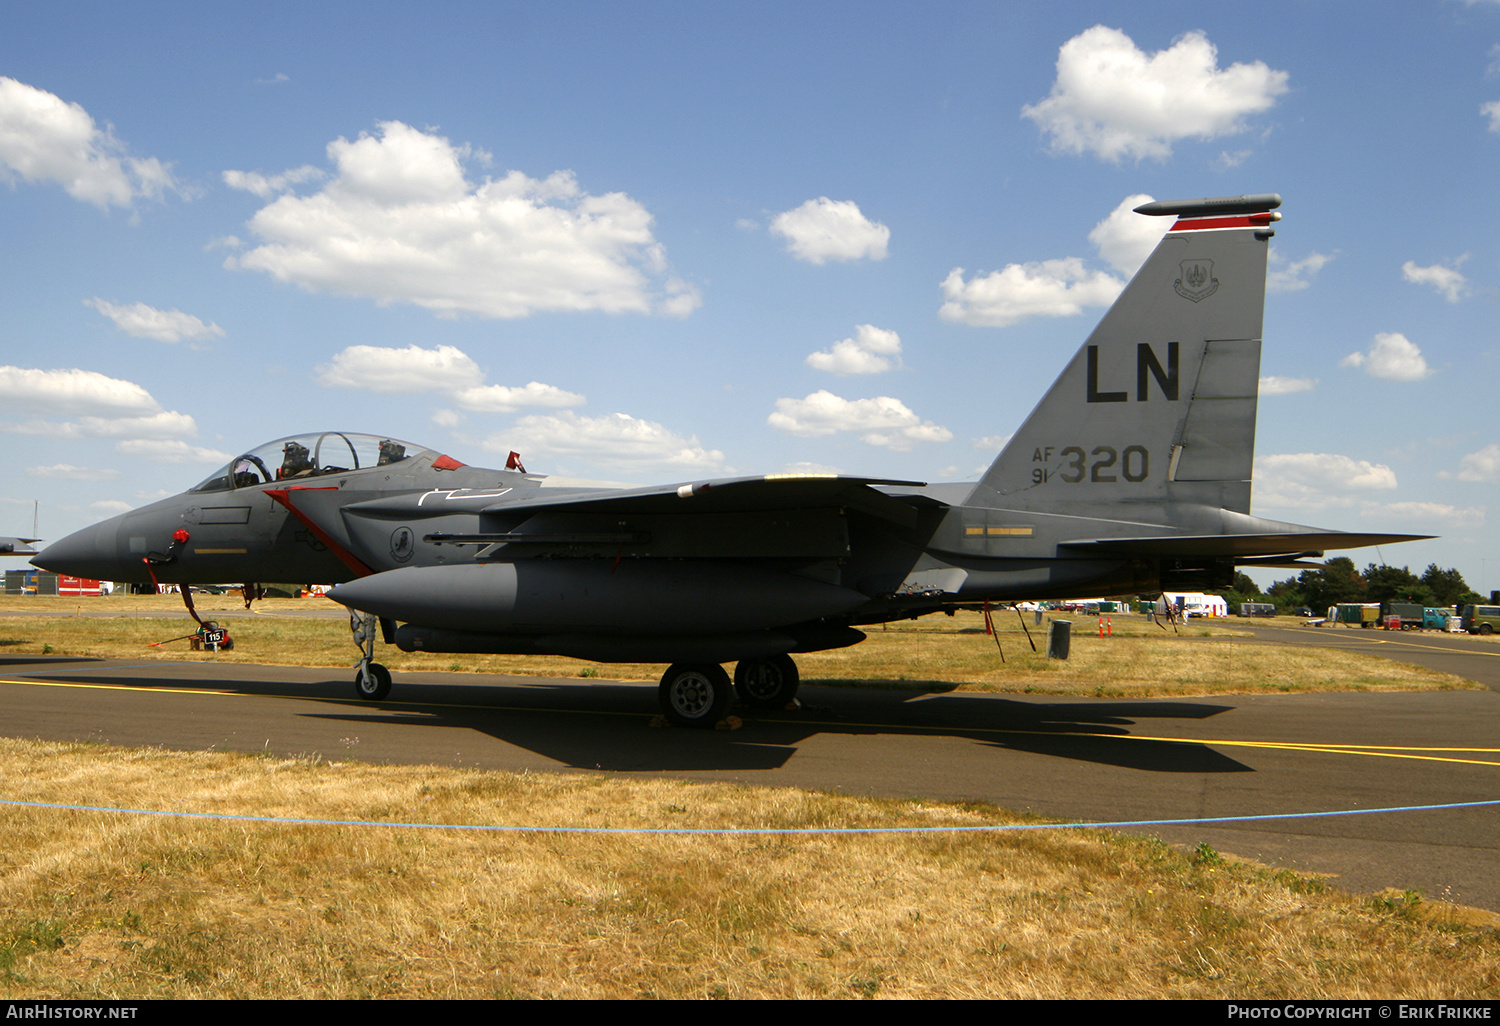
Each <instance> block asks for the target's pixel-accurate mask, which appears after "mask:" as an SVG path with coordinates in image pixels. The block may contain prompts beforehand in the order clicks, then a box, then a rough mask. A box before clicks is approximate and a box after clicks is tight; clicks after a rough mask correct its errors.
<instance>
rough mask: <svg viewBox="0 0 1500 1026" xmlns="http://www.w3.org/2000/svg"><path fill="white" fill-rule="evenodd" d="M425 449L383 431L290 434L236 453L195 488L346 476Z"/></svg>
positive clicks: (209, 489) (217, 488)
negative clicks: (226, 463) (323, 476)
mask: <svg viewBox="0 0 1500 1026" xmlns="http://www.w3.org/2000/svg"><path fill="white" fill-rule="evenodd" d="M427 451H429V450H428V449H427V447H426V446H425V445H413V444H412V443H410V442H402V441H398V440H397V439H394V438H382V437H381V436H380V435H360V434H354V433H352V432H346V431H323V432H314V433H312V434H307V435H292V436H290V437H288V438H278V439H277V440H276V441H274V442H267V443H266V444H265V445H262V446H260V447H259V448H257V449H252V450H250V451H249V452H247V453H245V454H244V455H243V456H236V457H235V458H234V459H232V460H230V461H229V465H228V466H226V467H223V468H221V469H219V470H218V471H217V472H215V473H214V474H213V475H212V476H211V477H209V478H208V479H207V480H206V481H203V482H202V483H201V484H198V485H196V486H195V487H194V488H193V489H192V491H195V492H222V491H227V490H229V489H231V488H253V487H255V486H257V485H265V484H274V483H276V482H277V481H288V480H292V479H294V478H308V477H317V476H318V475H320V474H347V473H349V472H350V471H352V470H369V469H370V468H372V467H384V466H389V465H390V464H392V463H400V462H401V461H402V460H408V459H411V458H412V457H413V456H419V455H421V454H422V453H424V452H427Z"/></svg>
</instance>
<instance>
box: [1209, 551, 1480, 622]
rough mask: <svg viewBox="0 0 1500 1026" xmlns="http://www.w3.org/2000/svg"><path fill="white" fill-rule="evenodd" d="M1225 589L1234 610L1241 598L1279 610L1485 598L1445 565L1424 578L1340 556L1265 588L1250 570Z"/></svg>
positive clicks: (1457, 602)
mask: <svg viewBox="0 0 1500 1026" xmlns="http://www.w3.org/2000/svg"><path fill="white" fill-rule="evenodd" d="M1219 594H1222V595H1223V596H1224V598H1225V600H1226V601H1228V603H1229V606H1230V609H1231V610H1233V609H1234V608H1235V607H1236V604H1237V603H1239V602H1274V603H1276V609H1277V612H1286V611H1287V610H1292V609H1297V608H1299V607H1301V606H1307V607H1308V608H1310V609H1312V610H1313V611H1314V612H1315V613H1317V614H1319V615H1321V614H1322V613H1323V612H1324V610H1326V609H1327V608H1328V607H1329V606H1334V605H1338V604H1339V603H1340V602H1420V603H1421V604H1422V605H1424V606H1436V607H1440V608H1441V607H1445V606H1457V605H1464V604H1468V603H1482V602H1484V601H1485V599H1484V596H1482V595H1480V594H1479V593H1478V592H1476V591H1474V589H1472V588H1470V587H1469V585H1468V584H1467V583H1466V582H1465V581H1464V576H1463V574H1461V573H1459V572H1458V571H1457V570H1454V569H1452V568H1449V569H1447V570H1443V569H1441V568H1439V567H1438V565H1437V564H1436V563H1432V564H1430V565H1429V566H1428V567H1427V569H1426V570H1425V571H1423V573H1422V576H1420V577H1418V576H1417V575H1416V574H1414V573H1412V572H1411V570H1410V569H1408V568H1407V567H1404V566H1402V567H1395V566H1386V565H1385V564H1384V563H1381V564H1375V563H1371V564H1370V565H1369V566H1367V567H1365V569H1364V572H1363V573H1361V572H1360V571H1359V570H1358V569H1357V568H1356V567H1355V565H1354V560H1352V559H1350V558H1348V557H1347V556H1335V557H1334V558H1333V559H1330V560H1328V561H1327V562H1326V563H1324V564H1323V565H1322V566H1321V567H1319V568H1318V569H1316V570H1304V571H1302V572H1301V573H1300V574H1298V575H1297V576H1296V577H1288V578H1287V579H1286V580H1284V581H1277V582H1276V583H1275V584H1273V585H1271V586H1270V587H1269V588H1267V589H1266V590H1265V592H1262V591H1261V590H1260V587H1259V586H1258V585H1257V584H1256V583H1255V582H1254V581H1253V580H1251V579H1250V575H1249V574H1244V573H1237V574H1235V575H1234V587H1233V588H1232V589H1230V590H1228V591H1224V592H1220V593H1219Z"/></svg>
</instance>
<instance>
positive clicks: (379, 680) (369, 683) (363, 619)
mask: <svg viewBox="0 0 1500 1026" xmlns="http://www.w3.org/2000/svg"><path fill="white" fill-rule="evenodd" d="M375 622H376V621H375V614H373V613H350V614H349V630H350V632H351V633H353V635H354V643H355V644H356V645H358V646H359V649H360V660H359V662H358V663H356V664H355V665H356V666H358V667H359V672H358V673H356V674H355V675H354V693H355V694H356V695H358V696H359V697H360V698H363V699H365V700H366V701H369V702H378V701H380V700H381V699H383V698H385V696H387V695H389V694H390V693H391V671H390V670H387V669H386V668H385V667H384V666H381V665H380V664H379V663H377V662H375V661H374V659H375Z"/></svg>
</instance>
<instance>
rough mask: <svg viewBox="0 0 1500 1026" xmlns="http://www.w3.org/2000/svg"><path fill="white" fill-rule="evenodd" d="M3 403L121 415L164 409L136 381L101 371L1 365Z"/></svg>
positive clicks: (21, 408)
mask: <svg viewBox="0 0 1500 1026" xmlns="http://www.w3.org/2000/svg"><path fill="white" fill-rule="evenodd" d="M0 405H3V408H4V409H5V411H6V412H7V413H13V414H14V413H21V414H43V415H54V416H63V417H69V416H96V417H120V416H132V415H140V414H151V413H155V412H157V411H158V410H160V409H161V404H159V403H158V402H157V401H156V400H155V399H153V398H152V397H151V393H150V392H147V391H146V390H145V389H144V388H142V387H141V386H140V385H137V384H136V383H135V382H133V381H125V380H123V379H121V378H111V377H107V376H105V375H103V374H100V373H99V372H98V371H87V370H79V369H77V368H73V369H69V370H40V369H37V368H30V367H0Z"/></svg>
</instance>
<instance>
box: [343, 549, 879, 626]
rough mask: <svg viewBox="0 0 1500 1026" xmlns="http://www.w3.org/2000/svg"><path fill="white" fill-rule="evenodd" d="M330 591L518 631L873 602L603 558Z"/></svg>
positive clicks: (766, 579) (395, 610)
mask: <svg viewBox="0 0 1500 1026" xmlns="http://www.w3.org/2000/svg"><path fill="white" fill-rule="evenodd" d="M328 597H329V598H331V599H333V600H334V601H336V602H340V603H342V604H344V605H346V606H349V607H350V608H352V609H358V610H361V611H362V612H366V613H374V614H375V615H376V616H379V617H384V618H387V619H392V620H401V621H404V622H406V623H410V624H416V625H419V626H424V627H434V628H446V629H449V630H461V631H483V632H489V633H522V634H540V633H552V632H557V631H567V632H573V633H578V632H585V633H596V632H597V633H624V632H640V633H645V634H676V635H684V634H719V633H724V632H730V631H752V630H765V629H768V628H772V627H781V626H785V625H788V624H797V623H805V622H807V621H810V620H819V619H823V618H824V617H830V616H837V615H839V614H841V613H845V612H847V611H849V610H851V609H854V608H855V607H857V606H860V605H862V604H864V603H865V602H867V601H868V597H867V596H865V595H863V594H861V593H860V592H857V591H854V590H852V589H849V588H844V587H841V586H839V585H836V584H828V583H826V582H824V581H816V580H812V579H810V578H807V577H801V576H798V575H796V574H793V573H784V572H782V571H779V570H770V569H765V568H762V567H755V566H741V565H738V564H734V563H714V562H699V561H687V560H682V561H678V560H671V561H668V560H623V561H619V562H615V561H612V560H607V559H583V560H564V559H538V560H523V561H519V562H513V563H510V562H507V563H466V564H459V565H453V566H423V567H407V568H403V569H400V570H388V571H386V572H385V573H379V574H373V575H371V576H369V577H362V578H360V579H359V580H356V581H350V582H349V583H347V584H341V585H339V586H338V587H336V588H334V589H333V590H332V591H330V592H329V593H328Z"/></svg>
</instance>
